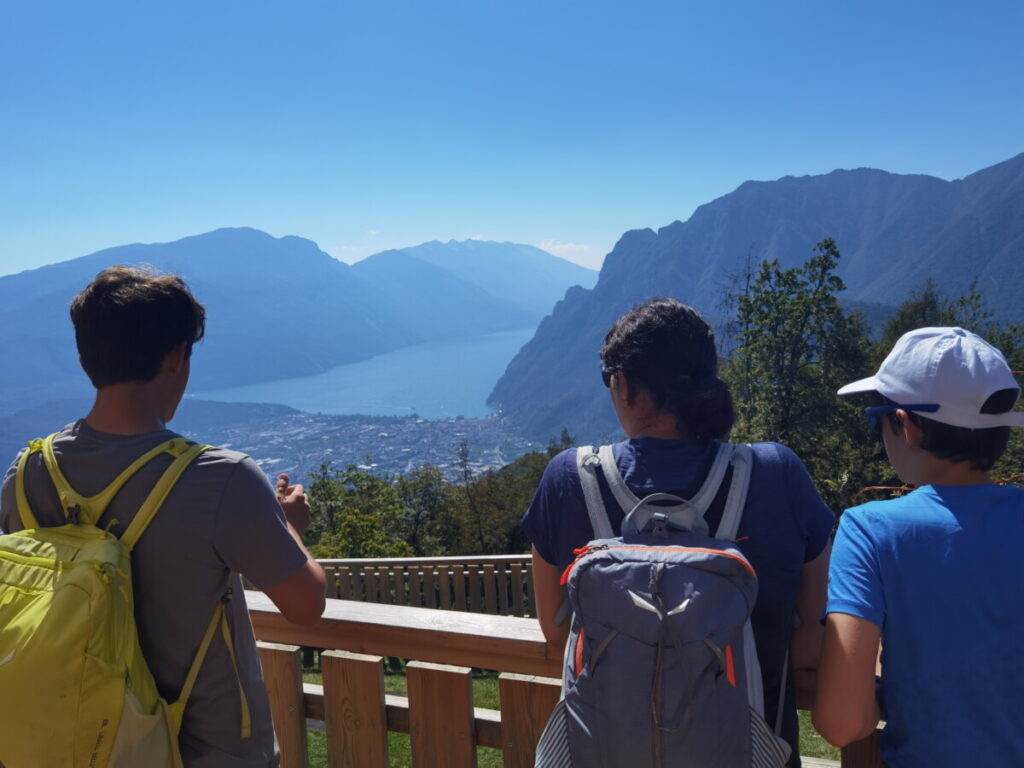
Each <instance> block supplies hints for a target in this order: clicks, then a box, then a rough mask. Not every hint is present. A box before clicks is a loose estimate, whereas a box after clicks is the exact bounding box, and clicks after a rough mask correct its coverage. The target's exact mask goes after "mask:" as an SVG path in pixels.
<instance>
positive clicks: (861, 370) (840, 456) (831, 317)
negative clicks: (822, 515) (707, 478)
mask: <svg viewBox="0 0 1024 768" xmlns="http://www.w3.org/2000/svg"><path fill="white" fill-rule="evenodd" d="M839 258H840V254H839V250H838V248H837V247H836V244H835V241H834V240H832V239H826V240H823V241H821V242H820V243H818V244H817V245H816V246H815V248H814V255H813V256H812V257H811V258H810V259H809V260H808V261H807V262H806V263H805V264H803V265H802V266H800V267H796V268H793V269H783V268H782V267H781V266H780V264H779V262H778V261H775V260H773V261H765V262H763V263H762V264H761V265H760V268H759V269H758V270H757V271H756V273H755V275H754V279H753V280H752V281H750V282H748V283H747V284H746V285H744V287H743V291H742V293H740V295H739V296H738V298H737V301H736V306H737V316H736V322H735V326H734V327H735V329H736V332H737V336H736V343H737V346H736V349H735V351H734V352H733V355H732V358H731V359H730V360H729V361H728V362H727V364H726V366H725V370H724V376H725V378H726V380H727V381H728V382H729V384H730V386H731V388H732V392H733V396H734V399H735V401H736V413H737V423H736V428H735V431H734V433H733V439H738V440H771V441H776V442H780V443H783V444H785V445H787V446H789V447H790V448H792V449H793V450H794V451H795V452H796V453H797V455H798V456H800V458H801V459H802V460H803V461H804V463H805V464H806V465H807V467H808V469H809V470H810V472H811V475H812V477H813V478H814V480H815V482H816V484H817V487H818V490H819V492H820V493H821V494H822V497H823V498H824V499H825V501H826V502H827V503H829V505H830V506H831V507H832V508H833V509H836V510H838V509H842V508H843V507H845V506H847V505H848V503H849V501H850V499H851V498H852V496H853V494H854V493H856V491H857V490H858V489H859V488H861V487H862V486H863V485H865V482H864V481H865V480H866V479H867V478H871V476H872V473H873V470H872V469H871V466H872V464H875V463H877V443H876V442H875V440H874V438H873V436H872V434H871V432H870V430H869V429H868V428H867V426H866V424H865V420H864V418H863V414H862V413H861V412H860V411H859V410H858V409H857V408H855V407H853V406H851V405H850V404H849V403H847V402H844V401H843V400H842V399H840V398H838V397H837V396H836V390H837V389H838V388H839V387H840V386H842V385H843V384H845V383H846V382H849V381H852V380H853V379H855V378H859V377H861V376H864V375H866V373H867V369H868V367H869V351H870V345H869V342H868V339H867V334H866V331H865V327H864V321H863V318H862V317H861V316H860V315H856V314H855V315H846V314H845V313H844V311H843V309H842V307H841V306H840V304H839V300H838V294H839V293H840V292H841V291H842V290H844V288H845V286H844V284H843V281H842V280H841V279H840V278H839V276H838V275H837V274H836V273H835V270H836V267H837V265H838V263H839Z"/></svg>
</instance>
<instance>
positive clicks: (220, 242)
mask: <svg viewBox="0 0 1024 768" xmlns="http://www.w3.org/2000/svg"><path fill="white" fill-rule="evenodd" d="M428 245H431V246H432V245H433V244H428ZM463 245H464V244H459V243H451V244H449V245H448V246H441V248H440V251H439V250H438V249H435V248H433V247H431V248H430V249H429V250H430V251H431V253H433V254H434V260H435V261H437V260H440V259H442V257H443V250H444V249H445V248H449V247H450V248H452V249H453V250H455V251H458V252H459V255H458V257H457V258H456V259H455V260H454V262H453V264H452V266H450V267H447V268H443V267H440V266H437V265H435V264H433V263H432V262H431V261H427V260H424V259H418V258H416V257H414V256H410V255H405V254H401V253H397V254H392V255H388V254H380V255H378V256H377V257H372V258H370V259H367V260H366V261H365V262H363V263H361V264H360V265H356V266H354V267H353V266H349V265H346V264H343V263H342V262H340V261H338V260H336V259H334V258H332V257H331V256H329V255H328V254H326V253H324V252H323V251H321V250H320V249H319V248H318V247H317V245H316V244H315V243H313V242H312V241H310V240H305V239H303V238H299V237H282V238H274V237H271V236H270V235H268V234H266V233H264V232H260V231H258V230H254V229H246V228H242V229H220V230H217V231H214V232H209V233H206V234H203V235H196V236H194V237H187V238H184V239H182V240H178V241H175V242H172V243H160V244H153V245H142V244H136V245H125V246H121V247H117V248H110V249H106V250H103V251H99V252H97V253H93V254H91V255H88V256H83V257H81V258H78V259H73V260H71V261H66V262H62V263H60V264H54V265H51V266H47V267H43V268H41V269H35V270H30V271H27V272H22V273H20V274H17V275H9V276H6V277H0V327H2V328H3V332H2V333H0V359H2V360H4V365H3V366H0V412H5V411H6V412H12V411H15V410H20V409H23V408H27V407H30V406H33V405H36V404H41V403H46V402H48V401H51V400H60V399H71V398H75V397H80V396H83V395H87V394H88V393H89V392H91V389H90V387H89V384H88V381H87V379H86V378H85V376H84V374H82V372H81V370H80V369H79V367H78V361H77V353H76V352H75V348H74V336H73V331H72V328H71V323H70V320H69V318H68V303H69V301H70V299H71V297H72V296H74V295H75V293H77V292H78V291H79V290H81V289H82V288H83V287H84V286H85V285H86V284H87V283H88V282H89V281H90V280H91V279H92V278H93V277H94V276H95V275H96V273H98V272H99V271H100V270H101V269H103V268H104V267H107V266H110V265H112V264H151V265H154V266H155V267H157V268H158V269H161V270H165V271H171V272H176V273H179V274H181V275H183V276H184V277H185V279H186V280H187V281H188V283H189V285H190V286H191V288H192V290H193V291H194V292H195V294H196V295H197V296H198V297H199V298H200V300H201V301H202V302H203V303H204V304H205V305H206V308H207V310H208V324H207V333H206V338H205V339H204V340H203V342H202V343H201V344H200V345H198V346H197V347H196V350H195V361H194V365H193V368H192V370H193V374H192V388H193V389H195V390H197V391H202V390H204V389H212V388H217V387H226V386H234V385H240V384H248V383H254V382H260V381H272V380H275V379H282V378H290V377H295V376H304V375H310V374H314V373H319V372H321V371H324V370H327V369H329V368H333V367H335V366H338V365H342V364H345V363H350V362H355V361H357V360H362V359H366V358H368V357H371V356H373V355H377V354H381V353H384V352H389V351H392V350H394V349H397V348H399V347H403V346H407V345H410V344H417V343H421V342H426V341H434V340H440V339H447V338H455V337H459V336H470V335H477V334H483V333H491V332H495V331H503V330H510V329H516V328H524V327H530V326H531V325H533V324H535V323H536V322H537V315H536V314H535V313H533V312H531V311H530V310H527V309H525V308H524V307H523V306H522V303H521V302H520V301H519V299H520V298H521V297H520V296H519V295H518V294H516V292H515V291H514V290H511V291H510V292H509V293H508V294H507V296H508V297H509V298H506V295H496V294H494V293H491V292H489V291H487V290H485V289H483V288H481V287H480V285H479V282H480V280H481V275H482V274H485V273H487V269H488V268H484V269H481V268H475V267H473V266H472V264H471V263H469V262H467V261H466V259H464V258H463V251H464V250H465V249H464V248H463ZM492 245H493V246H496V247H497V248H498V249H506V250H505V253H506V257H507V259H508V262H507V263H505V264H503V265H502V266H501V268H500V269H505V270H506V271H511V272H515V271H516V270H517V269H522V270H524V271H527V272H531V273H532V272H534V271H537V270H538V267H537V261H538V257H537V254H543V256H544V257H546V259H547V261H550V262H555V263H556V268H561V265H562V264H563V263H564V262H563V261H562V260H561V259H558V258H556V257H554V256H552V255H550V254H544V253H543V252H542V251H537V249H532V248H529V247H528V246H511V245H509V246H505V245H500V244H480V246H481V248H482V251H483V252H487V253H489V250H488V248H487V246H492ZM520 247H522V248H526V249H528V252H526V253H524V254H518V253H517V252H516V251H515V250H514V249H516V248H520ZM533 251H536V254H535V253H533ZM517 259H520V260H521V263H519V264H518V265H517V263H516V260H517ZM480 260H481V261H482V262H487V263H491V262H493V261H495V260H494V259H489V258H488V257H487V256H486V255H483V256H481V259H480ZM540 260H541V261H543V259H540ZM467 264H469V265H468V266H467ZM570 266H573V265H570ZM464 267H465V269H466V271H467V272H469V273H471V274H470V275H469V276H468V277H464V276H462V275H461V274H460V272H459V270H460V269H463V268H464ZM489 269H491V270H492V271H493V273H494V274H499V273H500V269H499V267H498V266H497V265H496V264H494V265H492V266H491V267H489ZM579 269H580V271H581V272H582V273H584V276H586V273H588V272H589V273H590V274H591V275H596V273H593V272H590V271H589V270H582V268H579ZM570 284H571V282H570V281H569V279H568V278H565V279H564V280H563V282H562V283H561V284H560V285H559V286H555V285H549V286H546V290H547V291H548V292H549V293H551V292H555V293H558V295H561V293H560V292H564V291H565V289H566V288H567V287H568V286H569V285H570ZM552 303H553V301H552ZM549 309H550V307H549Z"/></svg>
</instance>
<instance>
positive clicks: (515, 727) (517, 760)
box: [498, 672, 562, 768]
mask: <svg viewBox="0 0 1024 768" xmlns="http://www.w3.org/2000/svg"><path fill="white" fill-rule="evenodd" d="M498 692H499V695H500V696H501V743H502V747H501V748H502V754H503V758H504V761H505V762H504V765H505V768H533V764H534V763H533V760H534V753H535V751H536V748H537V742H538V741H540V735H541V733H543V732H544V726H545V725H547V723H548V718H549V717H550V716H551V711H552V710H553V709H554V708H555V704H557V703H558V699H559V697H560V696H561V695H562V684H561V682H560V681H558V680H555V679H554V678H553V677H537V676H535V675H516V674H513V673H511V672H504V673H502V674H500V675H498Z"/></svg>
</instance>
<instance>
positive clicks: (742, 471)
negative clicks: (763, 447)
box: [715, 443, 754, 541]
mask: <svg viewBox="0 0 1024 768" xmlns="http://www.w3.org/2000/svg"><path fill="white" fill-rule="evenodd" d="M724 445H726V444H725V443H723V446H724ZM729 447H730V448H731V451H730V453H731V456H730V459H729V463H731V464H732V482H731V483H730V484H729V496H728V498H727V499H726V500H725V509H724V510H723V511H722V521H721V522H720V523H719V524H718V530H717V531H715V538H716V539H729V540H730V541H731V540H733V539H735V538H736V533H737V532H738V531H739V529H740V521H741V520H742V519H743V507H744V506H745V505H746V503H747V490H748V489H749V487H750V469H751V465H752V463H753V457H754V449H753V448H752V447H751V446H750V444H749V443H745V444H743V445H732V446H729ZM721 454H722V451H719V455H721ZM723 471H724V469H723Z"/></svg>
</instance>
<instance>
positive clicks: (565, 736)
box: [534, 700, 572, 768]
mask: <svg viewBox="0 0 1024 768" xmlns="http://www.w3.org/2000/svg"><path fill="white" fill-rule="evenodd" d="M568 726H569V723H568V721H567V715H566V714H565V701H564V700H559V702H558V704H557V705H556V706H555V710H554V711H553V712H552V713H551V719H550V720H548V724H547V725H546V726H545V727H544V733H542V734H541V737H540V742H539V743H538V744H537V753H536V758H535V759H534V768H572V757H571V756H570V755H569V727H568Z"/></svg>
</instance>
